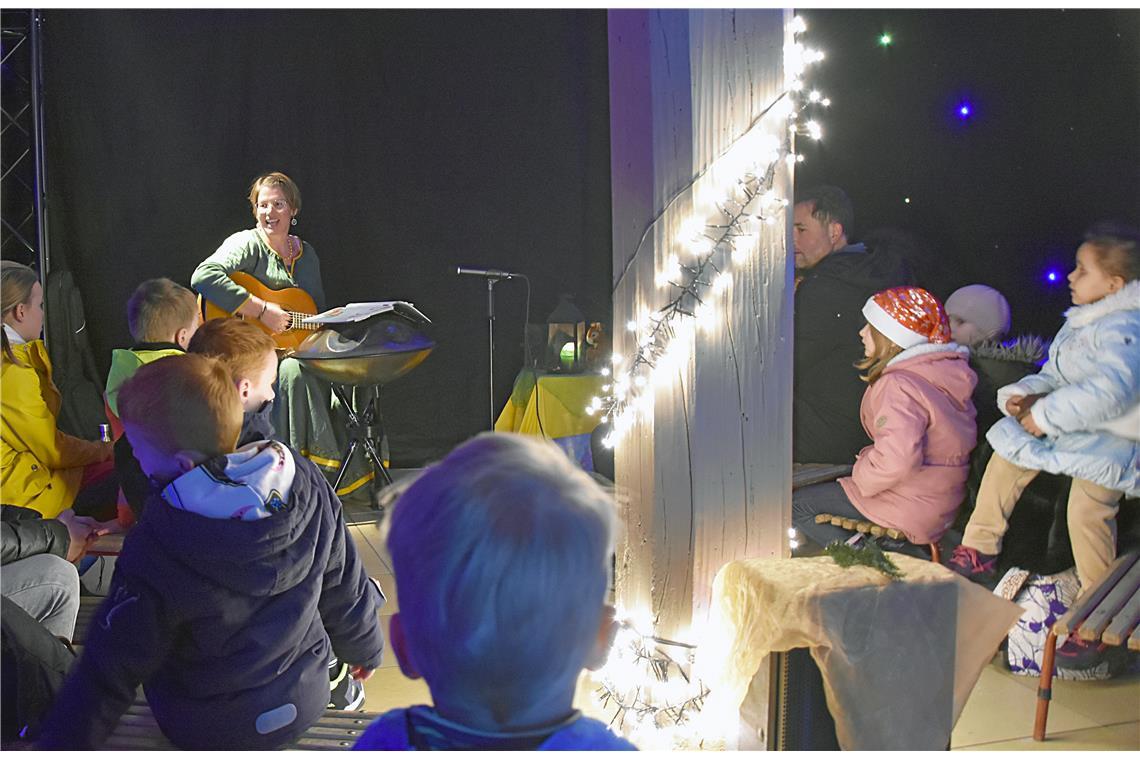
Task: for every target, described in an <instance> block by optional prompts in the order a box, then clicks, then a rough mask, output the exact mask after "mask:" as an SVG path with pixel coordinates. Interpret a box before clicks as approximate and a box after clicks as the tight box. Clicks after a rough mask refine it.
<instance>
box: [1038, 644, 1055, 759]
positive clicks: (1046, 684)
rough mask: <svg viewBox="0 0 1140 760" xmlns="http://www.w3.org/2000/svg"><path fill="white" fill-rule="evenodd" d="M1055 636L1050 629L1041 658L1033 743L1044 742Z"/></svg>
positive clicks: (1050, 695) (1051, 693)
mask: <svg viewBox="0 0 1140 760" xmlns="http://www.w3.org/2000/svg"><path fill="white" fill-rule="evenodd" d="M1056 649H1057V634H1056V633H1055V632H1054V631H1053V630H1052V629H1050V630H1049V637H1048V638H1047V639H1045V653H1044V655H1043V656H1042V657H1041V680H1040V681H1038V682H1037V718H1036V719H1035V720H1034V721H1033V741H1037V742H1043V741H1045V722H1046V721H1047V720H1049V700H1050V699H1052V698H1053V655H1054V653H1055V651H1056Z"/></svg>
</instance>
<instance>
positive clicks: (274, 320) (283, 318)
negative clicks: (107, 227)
mask: <svg viewBox="0 0 1140 760" xmlns="http://www.w3.org/2000/svg"><path fill="white" fill-rule="evenodd" d="M258 319H260V320H261V324H263V325H265V326H266V327H268V328H269V331H270V332H272V333H274V334H276V333H283V332H285V331H286V330H288V329H289V324H290V322H291V321H292V319H291V318H290V316H289V314H288V312H286V311H285V310H284V309H282V308H281V307H280V306H278V305H277V304H275V303H273V302H272V301H266V302H265V311H263V312H262V313H261V316H260V317H258Z"/></svg>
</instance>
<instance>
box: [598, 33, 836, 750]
mask: <svg viewBox="0 0 1140 760" xmlns="http://www.w3.org/2000/svg"><path fill="white" fill-rule="evenodd" d="M790 31H791V33H792V42H790V43H789V44H787V45H786V46H785V48H784V76H785V88H784V91H783V92H781V93H780V94H779V95H778V96H776V98H775V99H773V101H772V102H771V103H770V104H769V105H768V106H767V107H766V108H765V109H763V111H762V112H761V113H760V114H759V115H758V116H757V117H756V118H755V119H754V120H753V121H752V123H751V124H750V125H749V127H748V129H747V130H745V132H744V134H743V135H742V136H741V137H740V138H738V139H737V140H736V141H735V142H734V143H733V145H732V146H730V147H729V149H728V150H726V151H725V153H724V154H722V155H721V156H719V157H718V158H717V159H716V162H715V163H720V162H724V163H725V164H727V165H728V167H730V168H732V169H734V170H735V171H733V172H732V173H731V174H732V176H733V181H732V182H730V183H729V184H728V185H727V186H725V187H723V188H722V192H721V194H720V195H719V200H718V201H716V202H715V203H714V204H713V205H712V211H711V213H710V214H708V215H706V216H703V217H701V216H693V217H692V218H690V219H688V220H686V221H685V222H683V223H681V224H680V225H679V228H678V233H677V235H676V237H675V239H674V241H673V243H674V248H673V249H671V250H677V251H679V253H671V254H670V255H668V256H666V257H664V265H663V266H662V268H661V269H660V270H659V271H657V273H656V275H655V278H654V280H655V284H656V285H657V286H658V287H659V288H669V295H668V297H667V299H666V300H665V304H664V305H663V306H662V307H660V308H659V309H657V310H656V311H654V312H651V313H647V314H643V315H642V316H641V317H640V318H638V319H635V320H631V321H630V322H629V323H628V324H627V325H626V328H627V329H628V330H629V331H630V332H631V333H633V335H634V338H635V343H636V346H637V349H636V351H635V352H634V353H633V356H632V357H631V358H626V357H623V356H622V355H620V354H618V353H615V354H614V355H613V357H612V361H611V365H612V369H611V368H606V369H603V370H602V374H603V375H606V376H612V378H613V379H612V381H611V382H610V383H607V384H606V385H604V386H602V391H603V393H605V394H606V395H605V396H602V397H595V398H594V399H592V400H591V402H590V405H589V407H588V408H587V410H586V411H587V413H588V414H591V415H597V414H601V420H600V422H601V423H602V424H609V426H610V430H609V432H608V433H607V435H606V436H605V438H604V439H603V444H604V445H605V446H607V447H609V448H612V447H614V446H615V445H616V444H617V443H618V442H619V441H620V440H621V438H622V436H624V434H625V433H626V432H627V431H628V430H629V429H630V428H631V427H632V426H633V425H634V424H635V423H636V422H637V421H638V419H639V418H641V417H643V416H644V417H648V416H649V415H652V414H653V405H654V389H655V388H656V387H660V386H661V385H663V384H664V383H669V382H672V381H673V379H674V378H676V377H677V376H678V375H679V370H680V369H681V368H682V367H683V366H684V365H685V363H686V362H687V361H688V360H689V356H690V351H691V347H692V344H693V341H694V339H695V338H696V335H697V332H698V331H702V332H707V331H708V330H709V329H710V328H712V327H713V326H715V324H716V315H717V310H716V308H715V306H716V304H717V302H718V299H720V298H721V297H722V296H723V295H724V294H725V293H726V292H727V291H728V289H729V287H730V286H731V285H732V282H733V271H734V267H736V268H740V267H741V265H743V264H745V263H746V262H747V261H748V260H749V257H750V256H752V255H753V254H754V253H755V252H756V250H757V247H758V246H759V237H760V236H759V234H758V231H759V225H773V226H774V225H777V224H781V223H783V222H784V220H785V213H786V209H787V207H788V205H789V202H788V200H787V199H786V198H781V197H779V196H778V195H777V194H776V192H775V191H774V190H773V184H774V181H775V178H776V172H777V170H778V169H779V166H780V162H781V161H785V162H787V163H788V164H789V165H794V164H795V163H797V162H799V161H802V160H803V156H802V155H797V154H796V153H795V152H794V151H793V145H794V138H795V137H796V136H797V135H804V136H807V137H809V138H811V139H814V140H819V139H821V138H822V136H823V130H822V127H821V126H820V124H819V122H817V121H816V120H815V119H814V118H811V117H812V116H813V115H814V113H815V111H816V110H817V109H818V108H826V107H827V106H828V105H830V101H829V99H828V98H826V97H824V96H823V94H822V93H820V92H819V91H818V90H812V89H808V88H807V87H806V86H805V83H804V74H805V71H806V70H807V68H808V67H809V66H811V65H812V64H814V63H818V62H819V61H821V60H823V58H824V54H823V53H822V52H820V51H818V50H813V49H810V48H808V47H806V46H805V45H804V44H803V41H802V37H803V35H804V33H805V32H806V31H807V29H806V25H805V23H804V21H803V19H802V18H800V17H799V16H795V17H793V18H792V20H791V23H790ZM768 114H774V115H775V116H776V117H777V118H779V117H781V116H782V117H784V118H785V119H786V124H787V130H786V131H785V132H784V133H783V134H781V135H779V136H777V135H771V134H766V133H764V132H763V131H762V130H761V128H760V123H761V120H762V119H763V118H764V117H765V116H767V115H768ZM706 172H707V170H706ZM706 172H702V175H700V176H698V177H697V178H695V179H694V180H693V182H692V183H690V185H689V187H690V188H692V186H693V183H695V182H697V180H698V179H701V177H702V176H705V175H706ZM708 176H710V177H711V176H714V174H713V173H708ZM684 196H685V193H678V194H677V195H676V196H674V198H673V199H672V200H671V201H670V202H669V204H667V205H666V207H665V209H664V210H663V211H662V212H661V214H660V215H659V216H658V217H657V219H655V220H654V222H653V225H656V224H657V223H658V222H660V221H661V220H662V219H664V218H666V212H667V211H668V210H669V208H670V206H672V205H673V204H674V203H676V202H678V201H679V200H681V198H682V197H684ZM653 225H651V228H652V226H653ZM650 231H651V230H647V233H646V236H643V238H642V242H644V241H645V239H646V237H648V233H649V232H650ZM640 245H641V244H640V243H639V245H638V248H639V249H640ZM635 255H636V253H635ZM789 537H790V538H792V540H793V542H794V537H792V536H791V534H789ZM793 545H794V543H793ZM641 617H642V618H644V619H642V620H641V622H640V624H635V623H634V622H632V620H630V619H623V617H622V616H620V615H619V620H621V621H622V622H621V627H620V629H619V632H618V634H617V636H616V637H615V640H614V645H613V648H612V649H611V652H610V656H609V658H608V659H607V661H606V664H605V665H604V666H603V667H602V668H601V669H600V670H599V671H598V673H597V678H598V680H599V683H600V686H599V687H598V690H597V694H596V698H597V700H598V702H599V705H600V706H601V707H602V709H603V710H605V709H613V710H614V713H613V716H612V718H611V721H610V725H611V727H613V728H614V729H615V730H618V731H619V732H621V733H622V734H625V735H626V736H628V737H630V738H631V740H633V741H634V742H635V743H636V744H637V745H638V747H640V748H641V749H677V748H686V749H697V748H701V747H707V746H708V744H707V742H708V741H709V739H710V734H709V732H708V730H707V729H708V727H709V726H710V725H714V724H715V719H716V716H711V717H710V716H707V715H704V716H702V714H701V709H702V707H703V706H704V703H705V699H706V697H707V696H708V694H709V689H708V687H707V686H706V685H705V684H704V683H702V682H701V680H700V678H699V677H697V676H696V675H695V674H694V672H693V663H694V656H695V652H696V647H695V645H692V644H686V643H682V642H678V641H670V640H668V639H663V638H660V637H657V636H655V635H652V634H649V633H645V631H651V630H652V629H653V624H652V620H651V619H649V616H647V615H644V614H643V615H642V616H641Z"/></svg>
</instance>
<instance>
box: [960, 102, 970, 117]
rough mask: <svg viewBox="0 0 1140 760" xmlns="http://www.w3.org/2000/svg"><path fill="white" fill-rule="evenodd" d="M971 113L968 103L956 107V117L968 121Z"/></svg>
mask: <svg viewBox="0 0 1140 760" xmlns="http://www.w3.org/2000/svg"><path fill="white" fill-rule="evenodd" d="M971 113H973V109H972V108H970V104H969V103H963V104H961V105H960V106H958V116H960V117H961V118H963V119H968V118H970V114H971Z"/></svg>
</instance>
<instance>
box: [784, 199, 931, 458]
mask: <svg viewBox="0 0 1140 760" xmlns="http://www.w3.org/2000/svg"><path fill="white" fill-rule="evenodd" d="M796 200H797V202H796V205H795V208H794V224H793V239H794V242H795V263H796V293H795V352H794V353H795V359H794V378H793V383H794V385H793V391H792V405H793V406H792V409H793V411H792V428H793V433H792V460H793V461H795V462H827V463H833V464H845V463H852V462H854V461H855V455H856V454H858V453H859V450H860V449H862V448H863V447H864V446H866V445H867V444H868V443H870V439H868V437H867V434H866V433H865V432H864V430H863V425H862V423H861V422H860V420H859V405H860V403H861V402H862V400H863V392H864V391H865V390H866V389H867V385H866V383H864V382H863V381H862V380H860V379H859V371H858V370H856V369H855V367H854V366H853V365H854V363H855V362H857V361H859V360H860V359H861V358H863V344H862V342H861V341H860V339H859V330H861V329H862V328H863V324H864V322H865V320H864V319H863V305H864V304H865V303H866V302H867V299H868V298H870V297H871V296H873V295H874V294H875V293H877V292H879V291H880V290H885V289H886V288H889V287H894V286H896V285H909V284H912V283H911V276H910V273H909V271H908V268H907V266H906V265H905V263H903V262H902V261H900V260H899V259H896V258H888V257H886V256H878V255H876V254H875V253H874V252H872V251H868V250H867V249H866V247H865V246H864V245H863V244H862V243H854V244H852V243H849V240H850V238H851V234H852V229H853V224H854V220H855V212H854V210H853V209H852V206H851V201H850V199H848V197H847V194H846V193H844V192H843V191H842V190H840V189H839V188H838V187H831V186H827V185H824V186H821V187H818V188H814V189H812V190H808V191H807V192H805V193H797V194H796Z"/></svg>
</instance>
